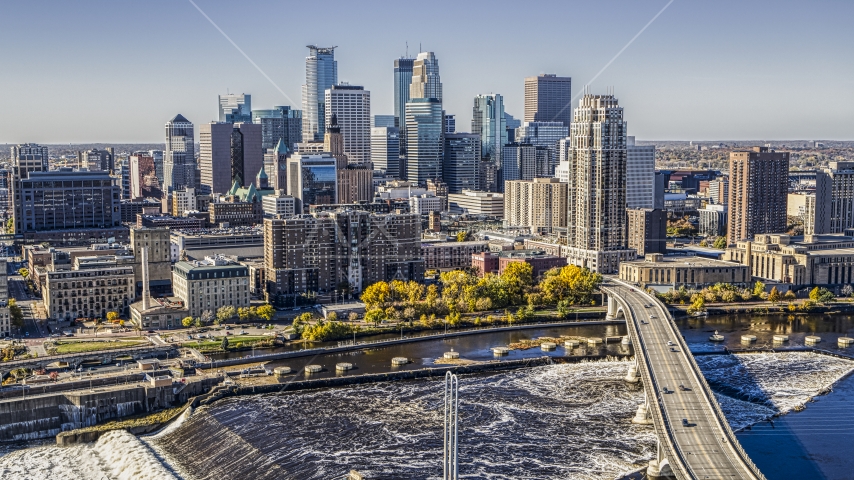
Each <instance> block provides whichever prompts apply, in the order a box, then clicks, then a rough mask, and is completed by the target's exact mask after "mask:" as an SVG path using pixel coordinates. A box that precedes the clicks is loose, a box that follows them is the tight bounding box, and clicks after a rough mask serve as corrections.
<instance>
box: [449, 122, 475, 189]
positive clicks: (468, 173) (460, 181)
mask: <svg viewBox="0 0 854 480" xmlns="http://www.w3.org/2000/svg"><path fill="white" fill-rule="evenodd" d="M443 163H444V166H443V168H442V178H443V180H444V181H445V183H446V184H447V185H448V193H463V190H477V187H478V183H479V182H478V174H479V172H478V165H479V164H480V135H477V134H474V133H446V134H445V154H444V158H443Z"/></svg>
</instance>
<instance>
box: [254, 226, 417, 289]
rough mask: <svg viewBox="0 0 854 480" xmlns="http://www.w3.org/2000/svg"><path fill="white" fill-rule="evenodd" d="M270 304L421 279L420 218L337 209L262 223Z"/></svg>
mask: <svg viewBox="0 0 854 480" xmlns="http://www.w3.org/2000/svg"><path fill="white" fill-rule="evenodd" d="M264 265H265V269H266V274H267V298H268V301H271V302H275V303H278V304H286V305H287V304H291V305H292V304H293V303H292V302H293V298H294V296H296V295H300V294H302V293H308V292H317V293H331V292H332V291H333V290H336V289H338V290H340V289H341V288H342V285H348V286H349V288H350V289H351V291H352V292H354V293H358V292H361V291H362V290H363V289H364V288H365V287H367V286H368V285H371V284H373V283H376V282H378V281H391V280H401V281H408V280H414V281H421V280H423V278H424V261H423V260H422V258H421V216H420V215H415V214H386V215H377V214H372V213H369V212H366V211H360V210H353V209H338V210H334V211H329V212H320V213H316V214H314V215H313V216H310V215H301V216H296V217H290V218H283V219H265V220H264Z"/></svg>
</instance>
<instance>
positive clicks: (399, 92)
mask: <svg viewBox="0 0 854 480" xmlns="http://www.w3.org/2000/svg"><path fill="white" fill-rule="evenodd" d="M413 62H415V59H413V58H403V57H401V58H398V59H397V60H395V61H394V126H395V127H397V128H403V122H404V119H405V118H406V110H405V109H406V102H408V101H409V85H410V84H411V83H412V64H413Z"/></svg>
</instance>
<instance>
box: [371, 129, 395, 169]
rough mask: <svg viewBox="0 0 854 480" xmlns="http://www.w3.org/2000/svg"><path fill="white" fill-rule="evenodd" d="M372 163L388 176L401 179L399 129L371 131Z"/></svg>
mask: <svg viewBox="0 0 854 480" xmlns="http://www.w3.org/2000/svg"><path fill="white" fill-rule="evenodd" d="M371 163H373V164H374V168H376V169H379V170H383V171H385V174H386V175H387V176H389V177H394V178H400V172H401V170H400V131H399V130H398V129H397V127H374V128H372V129H371Z"/></svg>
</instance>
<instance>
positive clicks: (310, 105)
mask: <svg viewBox="0 0 854 480" xmlns="http://www.w3.org/2000/svg"><path fill="white" fill-rule="evenodd" d="M307 47H308V56H307V57H305V85H303V86H302V139H303V141H305V142H311V141H315V142H319V141H322V140H323V134H324V133H325V132H326V118H325V116H326V105H325V103H324V102H325V101H326V90H327V89H328V88H330V87H332V86H333V85H335V84H336V83H338V62H336V61H335V49H336V48H338V47H318V46H316V45H307Z"/></svg>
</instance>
